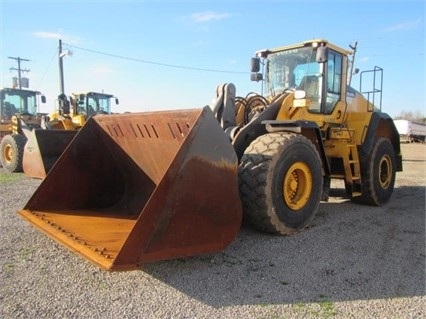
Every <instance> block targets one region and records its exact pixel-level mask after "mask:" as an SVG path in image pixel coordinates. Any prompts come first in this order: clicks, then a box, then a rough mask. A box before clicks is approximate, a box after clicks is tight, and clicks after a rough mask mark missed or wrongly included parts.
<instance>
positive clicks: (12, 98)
mask: <svg viewBox="0 0 426 319" xmlns="http://www.w3.org/2000/svg"><path fill="white" fill-rule="evenodd" d="M40 100H41V102H42V103H45V102H46V98H45V96H44V95H41V93H40V92H38V91H31V90H24V89H18V88H3V89H0V139H1V142H0V162H1V165H2V166H3V168H4V169H5V170H6V171H8V172H11V173H13V172H22V158H23V153H24V146H25V143H26V142H27V139H28V136H29V134H30V132H31V131H32V130H34V129H40V128H41V127H42V123H43V114H40V113H37V110H38V104H39V102H40Z"/></svg>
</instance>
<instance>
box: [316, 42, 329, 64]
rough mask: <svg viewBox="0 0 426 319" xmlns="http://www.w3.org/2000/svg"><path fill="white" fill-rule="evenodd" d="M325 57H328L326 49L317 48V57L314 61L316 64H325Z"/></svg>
mask: <svg viewBox="0 0 426 319" xmlns="http://www.w3.org/2000/svg"><path fill="white" fill-rule="evenodd" d="M327 56H328V48H327V47H324V46H319V47H318V48H317V56H316V61H317V62H318V63H324V62H327Z"/></svg>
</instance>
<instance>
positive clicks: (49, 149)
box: [22, 92, 119, 179]
mask: <svg viewBox="0 0 426 319" xmlns="http://www.w3.org/2000/svg"><path fill="white" fill-rule="evenodd" d="M113 99H114V100H115V103H116V104H118V103H119V102H118V99H117V98H116V97H115V96H114V95H111V94H106V93H97V92H87V93H78V94H77V93H73V94H72V95H71V96H70V97H69V99H68V98H67V96H66V95H65V94H64V93H61V94H60V95H59V97H58V100H57V107H56V109H55V111H54V112H52V113H50V114H49V116H48V117H47V120H46V122H45V123H46V125H45V126H46V129H37V130H32V131H31V132H30V133H29V134H28V136H27V137H28V141H27V143H26V145H25V148H24V152H23V160H22V161H23V164H22V166H23V171H24V173H25V175H27V176H29V177H33V178H39V179H43V178H45V177H46V175H47V173H48V172H49V171H50V169H51V168H52V166H53V165H54V164H55V163H56V161H57V160H58V158H59V156H60V155H61V154H62V152H63V151H64V150H65V148H66V147H67V145H68V144H69V143H70V142H71V140H72V139H73V138H74V136H75V135H76V133H77V131H78V130H79V129H81V128H82V127H83V125H84V124H85V123H86V121H87V119H88V118H89V117H91V116H94V115H97V114H110V113H111V101H112V100H113Z"/></svg>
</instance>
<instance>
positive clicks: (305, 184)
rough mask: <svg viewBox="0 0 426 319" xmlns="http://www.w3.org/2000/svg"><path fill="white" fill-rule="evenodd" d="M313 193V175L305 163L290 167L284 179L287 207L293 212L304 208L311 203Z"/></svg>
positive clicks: (297, 163)
mask: <svg viewBox="0 0 426 319" xmlns="http://www.w3.org/2000/svg"><path fill="white" fill-rule="evenodd" d="M311 191H312V174H311V171H310V169H309V167H308V165H306V164H305V163H302V162H296V163H294V164H293V165H291V166H290V169H289V170H288V171H287V173H286V175H285V177H284V183H283V195H284V201H285V203H286V204H287V206H288V207H289V208H290V209H292V210H299V209H301V208H303V207H304V206H305V205H306V203H307V202H308V201H309V198H310V196H311Z"/></svg>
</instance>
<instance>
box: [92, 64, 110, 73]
mask: <svg viewBox="0 0 426 319" xmlns="http://www.w3.org/2000/svg"><path fill="white" fill-rule="evenodd" d="M89 71H90V73H91V74H93V75H107V74H112V73H115V70H114V69H112V68H110V67H107V66H105V65H100V64H98V65H92V66H91V67H90V68H89Z"/></svg>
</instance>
